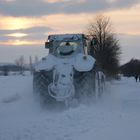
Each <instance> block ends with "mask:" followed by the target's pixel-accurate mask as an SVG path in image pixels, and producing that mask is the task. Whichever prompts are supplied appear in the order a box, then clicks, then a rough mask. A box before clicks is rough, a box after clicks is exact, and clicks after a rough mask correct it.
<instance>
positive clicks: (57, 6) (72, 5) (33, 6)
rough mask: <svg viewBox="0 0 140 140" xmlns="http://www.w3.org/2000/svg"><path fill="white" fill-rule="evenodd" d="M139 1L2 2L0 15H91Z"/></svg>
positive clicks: (50, 0) (129, 5) (66, 0)
mask: <svg viewBox="0 0 140 140" xmlns="http://www.w3.org/2000/svg"><path fill="white" fill-rule="evenodd" d="M139 2H140V1H139V0H133V1H132V0H123V1H121V0H98V1H93V0H65V1H64V0H30V1H29V0H14V1H10V2H7V1H6V0H2V1H0V13H1V14H2V15H10V16H11V15H12V16H40V15H49V14H60V13H69V14H74V13H91V12H99V11H105V10H108V9H110V8H112V9H116V8H117V9H119V8H127V7H131V6H133V5H135V4H137V3H139Z"/></svg>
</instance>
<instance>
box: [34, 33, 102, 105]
mask: <svg viewBox="0 0 140 140" xmlns="http://www.w3.org/2000/svg"><path fill="white" fill-rule="evenodd" d="M87 42H88V40H87V38H86V36H85V35H83V34H61V35H50V36H48V41H47V42H46V43H45V48H47V49H49V54H48V55H47V56H46V57H45V58H43V59H42V60H41V62H39V63H38V64H37V65H36V66H35V72H34V76H33V89H34V93H35V94H37V95H39V96H40V97H42V99H43V100H44V101H45V102H46V103H49V104H51V103H52V102H64V103H65V104H66V105H68V104H70V102H71V101H78V102H80V101H82V100H84V99H85V98H87V97H89V98H91V97H96V96H97V95H99V94H101V93H102V92H103V90H104V83H103V79H102V77H103V76H104V74H103V73H102V72H97V71H96V70H95V68H94V66H95V59H94V58H93V57H92V56H90V55H88V54H87V46H88V43H87Z"/></svg>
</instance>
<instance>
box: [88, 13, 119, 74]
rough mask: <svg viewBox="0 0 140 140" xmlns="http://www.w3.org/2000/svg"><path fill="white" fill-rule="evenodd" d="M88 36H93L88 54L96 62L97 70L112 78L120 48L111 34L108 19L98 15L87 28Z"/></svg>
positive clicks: (116, 68) (115, 71)
mask: <svg viewBox="0 0 140 140" xmlns="http://www.w3.org/2000/svg"><path fill="white" fill-rule="evenodd" d="M87 31H88V34H89V35H90V36H93V38H94V39H96V41H95V40H93V41H94V43H95V42H96V43H95V44H94V43H93V42H91V44H90V48H89V52H90V54H91V55H92V56H93V57H95V58H96V60H97V63H96V64H97V68H98V69H102V70H103V71H104V72H106V74H108V75H109V76H113V75H115V74H116V73H117V71H118V66H119V56H120V53H121V51H120V46H119V42H118V40H117V39H116V37H115V34H114V33H113V28H112V24H111V21H110V18H109V17H106V16H103V15H98V16H96V18H95V20H93V22H91V23H90V24H89V26H88V28H87Z"/></svg>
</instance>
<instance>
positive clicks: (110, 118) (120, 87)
mask: <svg viewBox="0 0 140 140" xmlns="http://www.w3.org/2000/svg"><path fill="white" fill-rule="evenodd" d="M139 132H140V83H136V82H135V80H134V79H133V78H122V79H121V80H120V81H112V82H111V83H109V82H108V83H107V84H106V93H105V94H104V95H103V96H102V98H101V99H98V100H97V101H96V102H95V101H94V102H93V103H86V104H81V105H79V106H78V107H76V108H70V109H67V110H47V109H46V108H42V107H41V106H40V105H39V103H38V102H36V100H34V97H33V93H32V76H30V75H29V74H27V75H26V76H18V75H13V76H12V75H11V76H5V77H4V76H0V140H132V139H133V140H139V139H140V133H139Z"/></svg>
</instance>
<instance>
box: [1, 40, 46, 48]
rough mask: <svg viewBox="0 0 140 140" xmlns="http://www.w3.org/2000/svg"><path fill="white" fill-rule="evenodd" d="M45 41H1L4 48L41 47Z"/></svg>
mask: <svg viewBox="0 0 140 140" xmlns="http://www.w3.org/2000/svg"><path fill="white" fill-rule="evenodd" d="M43 43H44V42H43V40H42V41H40V40H20V39H15V40H8V41H1V42H0V45H2V46H3V45H4V46H21V45H24V46H28V45H41V44H43Z"/></svg>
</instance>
